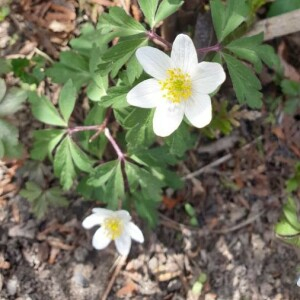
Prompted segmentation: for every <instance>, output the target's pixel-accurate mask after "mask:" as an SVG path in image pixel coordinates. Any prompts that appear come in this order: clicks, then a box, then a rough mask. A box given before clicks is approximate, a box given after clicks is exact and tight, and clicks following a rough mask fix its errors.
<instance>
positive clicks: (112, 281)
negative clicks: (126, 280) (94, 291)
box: [100, 256, 127, 300]
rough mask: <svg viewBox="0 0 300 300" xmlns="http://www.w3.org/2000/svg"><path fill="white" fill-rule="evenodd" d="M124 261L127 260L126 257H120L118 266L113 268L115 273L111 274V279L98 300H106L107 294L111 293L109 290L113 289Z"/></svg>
mask: <svg viewBox="0 0 300 300" xmlns="http://www.w3.org/2000/svg"><path fill="white" fill-rule="evenodd" d="M126 259H127V256H120V258H119V261H118V264H117V266H116V268H115V271H114V273H113V274H112V276H111V279H110V281H109V283H108V285H107V287H106V289H105V291H104V293H103V295H102V296H101V298H100V300H106V299H107V297H108V295H109V293H110V291H111V289H112V287H113V285H114V283H115V281H116V278H117V277H118V275H119V273H120V271H121V269H122V267H123V266H124V264H125V262H126Z"/></svg>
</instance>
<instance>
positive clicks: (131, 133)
mask: <svg viewBox="0 0 300 300" xmlns="http://www.w3.org/2000/svg"><path fill="white" fill-rule="evenodd" d="M153 113H154V111H153V110H151V109H140V108H134V109H133V110H132V112H131V113H130V114H129V115H128V117H127V118H126V119H125V122H124V126H125V127H127V128H129V130H128V131H127V133H126V141H127V146H128V148H129V151H132V150H133V149H138V148H141V147H142V148H145V147H148V146H150V145H151V144H153V142H154V140H155V134H154V132H153Z"/></svg>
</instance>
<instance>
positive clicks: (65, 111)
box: [58, 79, 76, 123]
mask: <svg viewBox="0 0 300 300" xmlns="http://www.w3.org/2000/svg"><path fill="white" fill-rule="evenodd" d="M75 102H76V88H75V86H74V85H73V82H72V80H71V79H69V80H68V81H67V83H66V84H65V85H64V86H63V88H62V89H61V91H60V94H59V99H58V106H59V109H60V112H61V114H62V116H63V118H64V120H65V121H66V123H68V122H69V118H70V116H71V114H72V112H73V109H74V106H75Z"/></svg>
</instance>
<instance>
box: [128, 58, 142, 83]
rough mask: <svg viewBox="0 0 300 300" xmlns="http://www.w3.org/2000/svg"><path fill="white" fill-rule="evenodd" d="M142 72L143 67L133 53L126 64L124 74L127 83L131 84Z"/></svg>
mask: <svg viewBox="0 0 300 300" xmlns="http://www.w3.org/2000/svg"><path fill="white" fill-rule="evenodd" d="M142 73H143V67H142V65H141V64H140V63H139V61H138V60H137V58H136V56H135V55H133V56H132V57H131V58H130V60H129V61H128V63H127V65H126V74H127V78H128V85H132V84H133V82H134V81H135V80H136V79H138V78H139V77H140V76H141V75H142Z"/></svg>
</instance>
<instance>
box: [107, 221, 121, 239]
mask: <svg viewBox="0 0 300 300" xmlns="http://www.w3.org/2000/svg"><path fill="white" fill-rule="evenodd" d="M103 226H104V228H105V231H106V234H107V236H108V237H109V238H111V239H112V240H115V239H116V238H118V237H120V236H121V235H122V233H123V228H124V224H123V222H122V220H120V219H118V218H115V217H110V218H107V219H106V220H104V223H103Z"/></svg>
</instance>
